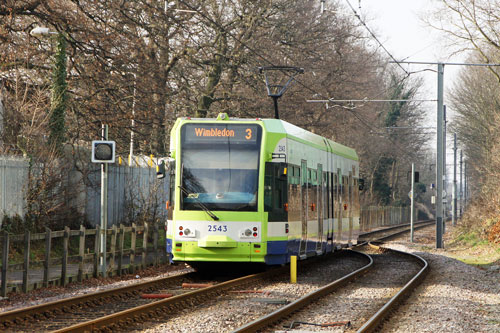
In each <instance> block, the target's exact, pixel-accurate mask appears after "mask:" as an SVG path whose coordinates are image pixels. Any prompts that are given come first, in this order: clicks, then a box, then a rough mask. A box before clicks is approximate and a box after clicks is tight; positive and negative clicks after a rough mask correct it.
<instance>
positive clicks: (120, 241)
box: [118, 223, 125, 276]
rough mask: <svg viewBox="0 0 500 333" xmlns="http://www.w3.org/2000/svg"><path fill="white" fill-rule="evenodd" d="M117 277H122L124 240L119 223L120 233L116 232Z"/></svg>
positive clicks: (121, 226)
mask: <svg viewBox="0 0 500 333" xmlns="http://www.w3.org/2000/svg"><path fill="white" fill-rule="evenodd" d="M118 236H119V237H118V275H120V276H121V275H122V265H123V243H124V238H125V231H124V228H123V224H121V223H120V231H119V232H118Z"/></svg>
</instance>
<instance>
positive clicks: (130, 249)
mask: <svg viewBox="0 0 500 333" xmlns="http://www.w3.org/2000/svg"><path fill="white" fill-rule="evenodd" d="M163 228H164V227H163V226H162V225H159V224H155V225H153V226H152V227H150V226H149V225H148V224H146V223H145V225H144V226H136V225H135V224H132V226H131V227H125V226H123V225H120V226H119V227H116V225H115V226H113V227H112V228H111V229H108V230H106V238H107V244H108V245H107V246H106V261H107V262H108V265H107V270H106V273H107V275H108V276H112V275H122V274H123V273H133V272H134V271H135V270H136V269H138V268H144V267H146V266H147V265H158V264H159V263H164V262H168V257H167V255H166V251H165V236H164V235H165V233H164V231H163ZM99 234H103V232H102V231H101V230H100V228H99V227H97V228H96V229H85V228H84V227H83V226H80V229H79V230H70V229H69V228H68V227H66V228H65V229H64V230H61V231H51V230H50V229H47V230H46V232H45V233H36V234H32V233H30V232H26V233H25V234H24V235H9V234H8V233H7V232H5V231H4V232H3V234H2V237H0V238H1V240H2V243H1V246H0V251H1V258H2V267H1V279H2V280H1V286H0V295H1V296H3V297H5V296H6V294H7V292H9V291H18V288H19V287H21V290H22V291H23V292H27V291H28V290H31V289H36V288H39V287H46V286H49V285H66V284H67V283H68V282H72V281H75V280H76V281H82V280H83V279H85V278H89V277H91V276H93V277H98V276H100V275H102V271H101V269H100V268H101V265H100V261H101V258H102V253H101V249H100V241H99ZM160 234H161V237H160ZM56 243H57V244H56ZM35 247H36V250H37V251H36V252H41V253H43V254H44V257H45V258H44V259H43V260H38V261H36V260H31V258H32V256H33V253H34V252H35V251H31V250H32V249H33V250H34V249H35ZM21 249H22V257H23V260H22V262H17V263H9V254H11V257H13V255H14V253H12V252H16V253H19V252H21ZM17 257H19V254H18V255H17ZM11 261H12V259H11ZM16 276H17V280H16ZM21 276H22V279H21ZM21 281H22V283H21Z"/></svg>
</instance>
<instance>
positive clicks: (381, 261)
mask: <svg viewBox="0 0 500 333" xmlns="http://www.w3.org/2000/svg"><path fill="white" fill-rule="evenodd" d="M370 247H371V248H373V249H375V251H376V252H375V254H373V253H372V254H371V256H372V257H373V263H374V265H373V266H374V267H373V269H372V270H370V271H369V272H366V274H357V273H358V272H353V273H352V274H349V275H347V276H346V277H343V278H341V279H338V280H336V281H334V282H332V283H330V284H328V285H326V286H324V287H322V288H320V289H318V290H317V291H315V292H313V293H310V294H309V295H307V296H305V297H302V298H300V299H298V300H296V301H295V302H293V303H291V304H289V305H287V306H285V307H283V308H281V309H279V310H277V311H275V312H273V313H271V314H269V315H266V316H263V317H261V318H259V319H257V320H255V321H253V322H251V323H249V324H247V325H244V326H242V327H240V328H239V329H237V330H234V331H233V333H235V332H238V333H242V332H255V331H263V332H274V331H276V330H283V328H287V329H295V328H297V327H299V326H300V328H307V329H310V328H311V327H312V328H316V329H321V328H327V329H328V328H330V329H331V327H335V326H345V327H349V328H353V329H355V330H356V331H357V332H371V331H374V330H375V329H376V328H377V327H378V325H379V324H380V323H381V322H382V321H383V320H384V319H386V317H387V314H388V313H389V312H390V311H392V310H394V309H396V307H397V304H398V303H399V302H400V301H401V300H402V299H404V297H406V296H407V295H408V294H409V293H410V292H411V291H412V290H413V289H414V288H415V287H416V286H417V285H418V283H419V282H420V281H421V280H422V279H423V277H424V276H425V274H426V273H427V271H428V269H429V266H428V264H427V262H426V261H425V260H424V259H422V258H421V257H419V256H417V255H414V254H411V253H406V252H401V251H397V250H392V249H387V248H384V247H383V246H381V245H376V244H375V243H373V244H372V243H370ZM369 252H374V250H372V251H369ZM410 262H412V263H413V264H409V263H410ZM390 265H393V266H394V265H396V266H399V267H398V268H399V269H398V271H399V274H397V275H395V276H387V274H386V273H387V271H388V266H390ZM392 271H393V270H391V272H392ZM353 275H355V276H353ZM361 275H362V276H361ZM348 276H349V277H352V278H357V279H356V280H355V281H354V282H353V283H350V284H349V285H348V286H345V287H344V288H342V290H340V289H339V287H341V286H344V285H345V281H344V279H345V278H347V277H348ZM362 288H377V289H379V290H380V289H384V290H385V294H384V295H381V296H379V297H375V299H374V300H369V301H367V300H365V302H363V304H359V301H360V299H362V298H361V297H351V296H352V295H353V294H356V290H358V289H362ZM335 291H338V292H336V293H334V292H335ZM332 293H333V294H332ZM348 295H349V296H348ZM327 297H331V298H332V299H331V300H324V298H327ZM349 298H350V299H351V302H352V304H350V305H349V306H347V308H351V309H356V308H361V310H359V311H357V312H356V311H350V313H338V312H337V313H335V310H332V309H334V307H332V304H335V303H338V302H345V301H346V300H348V299H349ZM319 300H322V302H321V303H322V304H323V305H321V304H320V303H319ZM325 305H326V309H325V310H324V311H323V310H321V309H319V308H320V307H321V306H325ZM318 313H328V315H327V317H328V321H326V322H325V321H323V322H322V321H318V320H317V317H321V318H324V317H325V316H324V315H317V314H318ZM353 316H354V317H353ZM315 318H316V319H315ZM346 318H352V319H351V320H346ZM362 318H369V319H368V320H363V319H362ZM285 322H286V323H285ZM276 323H278V324H276Z"/></svg>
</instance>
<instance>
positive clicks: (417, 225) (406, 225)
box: [358, 220, 436, 238]
mask: <svg viewBox="0 0 500 333" xmlns="http://www.w3.org/2000/svg"><path fill="white" fill-rule="evenodd" d="M434 223H436V221H435V220H426V221H420V222H416V223H414V224H413V225H414V227H415V229H416V227H419V228H420V227H421V226H428V225H430V224H434ZM408 227H411V225H410V223H407V224H398V225H395V226H391V227H387V228H384V229H378V230H374V231H368V232H364V233H362V234H359V236H358V238H365V237H367V236H373V235H376V234H381V233H384V232H387V231H391V230H395V229H400V228H408ZM405 230H406V229H405Z"/></svg>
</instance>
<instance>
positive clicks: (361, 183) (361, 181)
mask: <svg viewBox="0 0 500 333" xmlns="http://www.w3.org/2000/svg"><path fill="white" fill-rule="evenodd" d="M358 188H359V190H360V191H363V190H364V189H365V180H364V179H363V178H360V179H359V180H358Z"/></svg>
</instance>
